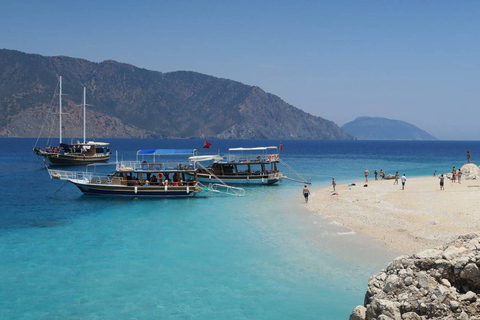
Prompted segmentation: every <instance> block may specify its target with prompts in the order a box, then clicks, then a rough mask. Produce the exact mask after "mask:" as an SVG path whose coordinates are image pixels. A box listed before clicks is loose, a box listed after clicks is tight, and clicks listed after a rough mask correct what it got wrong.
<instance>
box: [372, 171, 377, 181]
mask: <svg viewBox="0 0 480 320" xmlns="http://www.w3.org/2000/svg"><path fill="white" fill-rule="evenodd" d="M373 174H375V181H377V180H378V172H377V170H376V169H375V172H373Z"/></svg>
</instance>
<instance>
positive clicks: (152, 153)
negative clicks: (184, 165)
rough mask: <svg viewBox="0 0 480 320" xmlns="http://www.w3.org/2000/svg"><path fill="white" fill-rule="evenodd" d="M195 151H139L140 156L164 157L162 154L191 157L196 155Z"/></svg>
mask: <svg viewBox="0 0 480 320" xmlns="http://www.w3.org/2000/svg"><path fill="white" fill-rule="evenodd" d="M195 151H196V150H195V149H144V150H138V151H137V154H138V155H162V154H179V155H190V154H195Z"/></svg>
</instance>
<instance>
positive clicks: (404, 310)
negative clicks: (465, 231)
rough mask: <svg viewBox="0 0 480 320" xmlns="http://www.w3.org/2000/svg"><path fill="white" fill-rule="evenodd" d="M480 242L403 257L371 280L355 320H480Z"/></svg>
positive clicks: (466, 239) (475, 238)
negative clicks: (479, 295) (478, 299)
mask: <svg viewBox="0 0 480 320" xmlns="http://www.w3.org/2000/svg"><path fill="white" fill-rule="evenodd" d="M479 267H480V237H479V235H478V234H476V233H473V234H469V235H466V236H461V237H459V238H458V239H457V240H455V241H453V242H451V243H449V244H448V245H445V246H442V247H438V248H436V249H428V250H424V251H422V252H420V253H417V254H414V255H412V256H401V257H398V258H396V259H395V260H394V261H393V262H392V263H390V264H389V265H388V266H387V268H386V269H383V270H382V271H381V272H380V273H379V274H377V275H375V276H373V277H371V278H370V280H369V282H368V289H367V293H366V294H365V304H364V306H357V307H356V308H355V309H354V310H353V312H352V314H351V316H350V320H364V319H369V320H370V319H371V320H374V319H378V320H387V319H395V320H397V319H462V320H463V319H465V320H474V319H479V320H480V301H477V298H478V296H477V295H478V293H479V292H480V268H479Z"/></svg>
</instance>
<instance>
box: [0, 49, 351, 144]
mask: <svg viewBox="0 0 480 320" xmlns="http://www.w3.org/2000/svg"><path fill="white" fill-rule="evenodd" d="M59 76H62V77H63V93H64V94H65V96H64V97H63V102H64V110H63V112H65V116H64V124H65V129H64V136H65V137H80V136H81V130H82V129H81V128H82V125H83V122H82V121H83V117H82V112H83V111H82V108H81V106H80V104H81V102H82V94H83V87H86V88H87V103H88V104H91V105H93V106H91V107H89V110H88V113H87V127H88V132H89V133H92V134H93V135H94V137H102V138H109V137H111V138H113V137H115V138H141V137H158V138H206V137H209V138H218V139H320V140H324V139H328V140H337V139H347V140H351V139H353V137H352V136H351V135H349V134H348V133H345V132H344V131H343V130H342V129H341V128H340V127H339V126H338V125H336V124H335V123H333V122H332V121H328V120H326V119H323V118H320V117H316V116H313V115H311V114H308V113H306V112H304V111H302V110H300V109H298V108H296V107H294V106H292V105H290V104H288V103H286V102H285V101H283V100H282V99H281V98H279V97H278V96H275V95H273V94H270V93H267V92H265V91H263V90H262V89H261V88H259V87H256V86H249V85H245V84H242V83H240V82H236V81H232V80H228V79H220V78H216V77H213V76H209V75H205V74H201V73H196V72H191V71H176V72H169V73H162V72H157V71H150V70H146V69H141V68H137V67H135V66H132V65H128V64H124V63H119V62H116V61H112V60H108V61H103V62H100V63H95V62H90V61H87V60H84V59H78V58H70V57H65V56H57V57H45V56H41V55H37V54H27V53H23V52H20V51H14V50H6V49H3V50H0V137H37V136H38V135H39V132H40V131H41V128H42V126H43V125H44V123H45V121H44V120H45V119H46V116H47V115H49V116H50V117H52V114H53V112H58V110H57V109H56V107H57V104H55V103H52V101H53V94H54V92H55V91H56V86H57V82H58V77H59ZM51 127H52V128H54V126H51ZM43 136H48V135H47V133H44V134H43ZM52 137H53V136H52Z"/></svg>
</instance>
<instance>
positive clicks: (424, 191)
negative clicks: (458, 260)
mask: <svg viewBox="0 0 480 320" xmlns="http://www.w3.org/2000/svg"><path fill="white" fill-rule="evenodd" d="M360 181H361V182H358V183H356V186H350V185H348V184H344V183H337V186H336V193H338V195H332V194H333V188H332V186H328V187H321V188H317V189H314V190H312V191H313V194H312V196H311V197H310V199H309V203H308V205H307V207H308V209H309V210H311V211H314V212H317V213H319V214H320V215H321V216H322V217H323V218H325V219H327V220H331V221H336V222H338V223H341V224H342V225H344V226H345V227H347V228H349V229H352V230H353V231H355V232H356V233H360V234H364V235H367V236H369V237H372V238H374V239H377V240H379V241H381V242H383V243H385V244H386V246H387V247H388V248H389V249H390V250H391V251H393V252H395V253H398V254H402V255H403V254H413V253H416V252H419V251H422V250H424V249H428V248H433V247H436V246H440V245H442V244H444V243H445V242H448V241H451V240H453V239H455V238H456V237H457V236H459V235H463V234H467V233H471V232H475V231H477V232H478V230H479V227H480V197H479V195H480V181H479V180H462V183H461V184H459V183H458V182H456V183H452V182H451V181H450V180H446V181H445V190H443V191H441V190H440V184H439V179H438V176H437V177H433V176H423V177H414V178H408V177H407V182H406V184H405V190H401V188H402V186H401V182H400V181H399V185H393V182H394V180H393V179H392V180H378V181H374V180H371V179H370V180H369V182H368V187H364V186H363V185H364V182H363V179H362V180H360Z"/></svg>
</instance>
